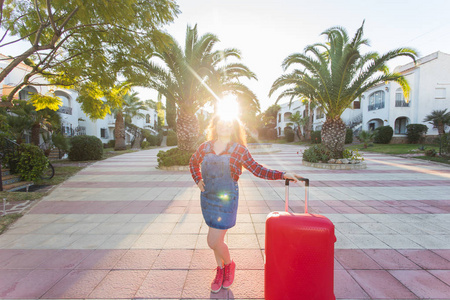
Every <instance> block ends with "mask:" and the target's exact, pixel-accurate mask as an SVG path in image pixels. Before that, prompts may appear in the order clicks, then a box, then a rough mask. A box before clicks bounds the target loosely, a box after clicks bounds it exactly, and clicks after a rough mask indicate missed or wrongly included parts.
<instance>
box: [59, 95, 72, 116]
mask: <svg viewBox="0 0 450 300" xmlns="http://www.w3.org/2000/svg"><path fill="white" fill-rule="evenodd" d="M55 96H56V97H58V98H59V99H61V101H62V103H63V104H62V106H61V107H60V108H59V110H58V112H60V113H62V114H66V115H72V104H71V101H70V97H69V95H67V94H66V93H64V92H61V91H56V92H55Z"/></svg>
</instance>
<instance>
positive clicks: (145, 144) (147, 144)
mask: <svg viewBox="0 0 450 300" xmlns="http://www.w3.org/2000/svg"><path fill="white" fill-rule="evenodd" d="M148 147H150V143H149V142H147V141H142V143H141V149H146V148H148Z"/></svg>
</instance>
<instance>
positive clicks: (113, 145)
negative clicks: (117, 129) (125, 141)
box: [105, 140, 116, 148]
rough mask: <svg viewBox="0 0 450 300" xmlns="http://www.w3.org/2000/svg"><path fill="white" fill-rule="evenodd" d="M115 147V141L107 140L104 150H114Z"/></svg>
mask: <svg viewBox="0 0 450 300" xmlns="http://www.w3.org/2000/svg"><path fill="white" fill-rule="evenodd" d="M115 146H116V140H109V141H108V142H107V143H106V144H105V148H114V147H115Z"/></svg>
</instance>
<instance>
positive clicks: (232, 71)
mask: <svg viewBox="0 0 450 300" xmlns="http://www.w3.org/2000/svg"><path fill="white" fill-rule="evenodd" d="M228 58H236V59H238V60H240V59H241V52H240V51H239V50H238V49H225V50H218V51H215V52H213V53H211V55H210V56H209V60H210V65H211V68H210V69H209V72H208V73H207V80H206V84H207V86H208V87H209V88H210V89H211V91H212V92H213V93H207V94H206V97H207V99H208V101H209V102H211V103H212V104H213V105H214V112H215V113H217V102H218V99H223V98H224V96H225V95H226V94H230V93H231V94H235V95H236V96H237V97H236V98H237V101H238V104H239V106H240V107H241V111H252V112H253V114H256V113H257V112H259V111H260V105H259V101H258V98H257V97H256V95H255V94H254V93H253V92H252V91H251V90H250V89H249V88H248V87H247V86H246V85H245V84H243V83H242V82H240V79H241V78H243V77H245V78H247V79H255V80H257V77H256V75H255V73H253V72H252V71H250V69H249V68H248V67H247V66H245V65H243V64H242V63H228V62H227V59H228Z"/></svg>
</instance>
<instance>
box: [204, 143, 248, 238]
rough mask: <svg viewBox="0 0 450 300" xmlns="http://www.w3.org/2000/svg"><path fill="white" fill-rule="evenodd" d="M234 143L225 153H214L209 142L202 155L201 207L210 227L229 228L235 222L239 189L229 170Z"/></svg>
mask: <svg viewBox="0 0 450 300" xmlns="http://www.w3.org/2000/svg"><path fill="white" fill-rule="evenodd" d="M236 145H237V144H236V143H234V144H233V145H232V146H231V147H230V148H229V149H228V151H227V152H226V153H225V154H222V155H216V154H214V153H212V152H210V151H211V144H208V146H207V148H206V153H207V154H206V155H205V156H204V157H203V162H202V178H203V182H204V183H205V191H204V192H201V197H200V198H201V207H202V214H203V218H204V219H205V222H206V224H207V225H208V226H209V227H212V228H216V229H229V228H231V227H233V226H234V225H235V224H236V214H237V208H238V199H239V189H238V183H237V182H236V181H234V180H233V178H232V177H231V171H230V157H231V153H233V151H234V149H235V148H236ZM208 152H209V153H208Z"/></svg>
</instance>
